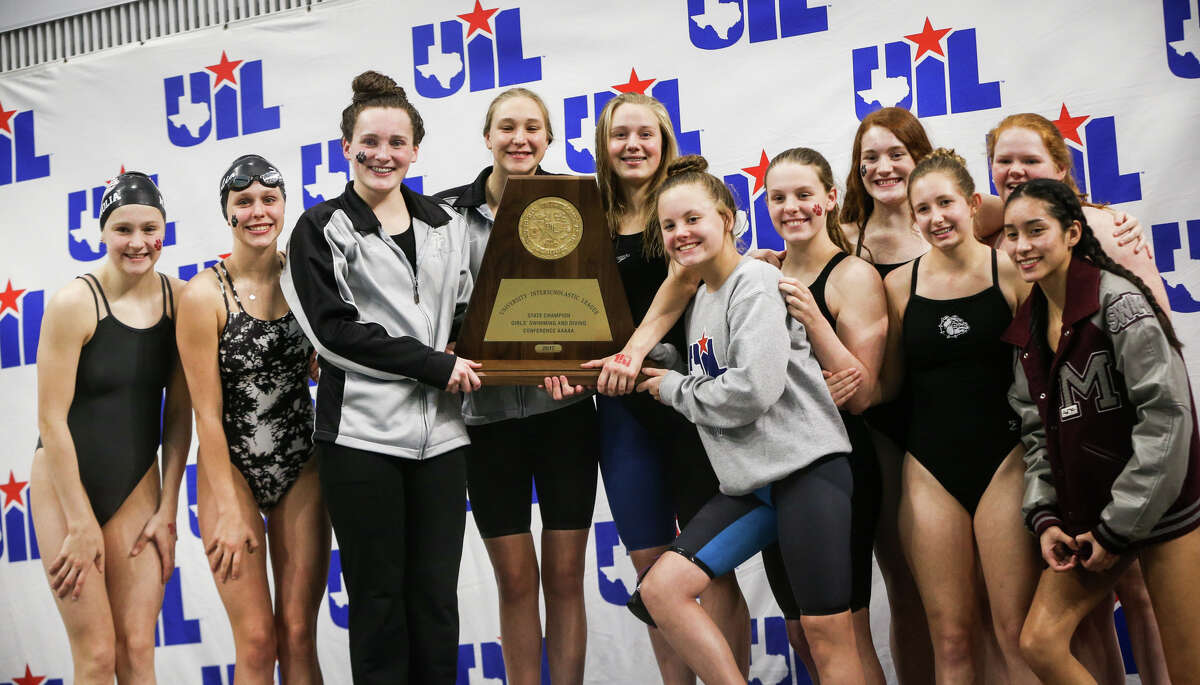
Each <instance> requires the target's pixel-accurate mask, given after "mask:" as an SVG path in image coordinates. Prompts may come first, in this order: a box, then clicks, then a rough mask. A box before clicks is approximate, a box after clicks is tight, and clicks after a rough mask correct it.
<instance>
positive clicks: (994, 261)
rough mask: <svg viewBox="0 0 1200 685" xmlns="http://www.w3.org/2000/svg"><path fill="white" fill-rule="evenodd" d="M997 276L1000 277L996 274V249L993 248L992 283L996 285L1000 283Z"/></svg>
mask: <svg viewBox="0 0 1200 685" xmlns="http://www.w3.org/2000/svg"><path fill="white" fill-rule="evenodd" d="M997 278H998V276H997V275H996V251H995V250H992V285H993V286H994V285H996V284H997V283H999V281H998V280H997Z"/></svg>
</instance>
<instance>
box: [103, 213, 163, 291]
mask: <svg viewBox="0 0 1200 685" xmlns="http://www.w3.org/2000/svg"><path fill="white" fill-rule="evenodd" d="M165 223H166V222H165V220H164V219H163V215H162V213H161V212H159V211H158V210H157V209H156V208H154V207H151V206H149V205H123V206H121V207H117V208H116V209H114V210H113V211H112V213H111V214H109V216H108V221H107V222H105V224H104V228H103V229H102V231H101V233H100V237H101V239H102V240H103V241H104V245H105V247H106V248H107V251H108V260H109V261H110V262H112V264H113V265H114V266H116V267H117V268H118V269H120V270H121V271H123V272H125V273H127V274H130V275H138V274H143V273H146V272H147V271H152V270H153V269H154V264H155V262H157V261H158V257H159V255H161V254H162V241H163V231H164V229H165Z"/></svg>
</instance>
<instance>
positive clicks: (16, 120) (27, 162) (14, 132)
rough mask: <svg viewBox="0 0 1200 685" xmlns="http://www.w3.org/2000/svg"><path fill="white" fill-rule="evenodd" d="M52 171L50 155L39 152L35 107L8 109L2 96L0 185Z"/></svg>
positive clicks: (0, 102) (0, 111) (26, 179)
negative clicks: (35, 134)
mask: <svg viewBox="0 0 1200 685" xmlns="http://www.w3.org/2000/svg"><path fill="white" fill-rule="evenodd" d="M10 103H11V101H10ZM49 175H50V155H39V154H38V153H37V145H36V143H35V142H34V118H33V110H32V109H26V110H22V109H21V108H20V107H13V108H12V109H5V108H4V101H3V100H0V186H6V185H8V184H10V183H20V182H21V181H32V180H33V179H35V178H45V177H47V176H49Z"/></svg>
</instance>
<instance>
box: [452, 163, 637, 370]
mask: <svg viewBox="0 0 1200 685" xmlns="http://www.w3.org/2000/svg"><path fill="white" fill-rule="evenodd" d="M632 334H633V318H632V316H631V315H630V313H629V302H628V301H627V300H626V299H625V289H624V287H623V286H622V284H621V274H620V273H619V272H618V271H617V261H616V259H615V258H614V256H613V250H612V240H611V238H610V237H609V230H608V225H607V222H606V220H605V218H604V211H603V210H602V209H601V206H600V191H599V189H598V188H597V187H596V181H595V179H594V178H592V177H590V176H514V177H512V178H509V179H508V184H507V185H506V186H505V188H504V195H503V196H502V197H501V199H500V207H499V208H498V209H497V211H496V220H495V223H494V224H493V226H492V234H491V237H490V238H489V239H488V244H487V250H486V251H485V252H484V254H483V262H482V264H481V265H480V267H479V277H478V278H477V279H476V281H475V290H474V293H473V294H472V295H471V303H470V305H469V306H468V307H467V314H466V318H465V320H464V321H463V325H462V329H461V330H460V331H459V335H458V342H457V344H456V346H455V353H456V354H458V355H459V356H461V357H464V358H466V359H471V360H473V361H477V362H479V363H480V364H482V365H483V367H482V368H481V369H479V370H478V374H479V378H480V380H481V381H483V384H484V385H540V384H541V383H542V381H543V379H544V378H545V377H546V376H566V377H567V379H568V381H570V383H571V384H572V385H575V384H583V385H589V384H592V383H595V381H596V378H597V377H598V376H599V375H600V373H599V369H581V368H579V365H580V364H582V363H583V362H586V361H588V360H590V359H599V358H601V357H606V356H608V355H610V354H614V353H616V352H619V351H620V350H621V348H622V347H623V346H624V345H625V342H626V341H627V340H628V339H629V336H630V335H632Z"/></svg>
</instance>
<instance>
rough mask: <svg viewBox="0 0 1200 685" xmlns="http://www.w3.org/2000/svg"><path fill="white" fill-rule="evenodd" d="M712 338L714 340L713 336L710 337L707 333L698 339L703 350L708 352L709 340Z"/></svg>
mask: <svg viewBox="0 0 1200 685" xmlns="http://www.w3.org/2000/svg"><path fill="white" fill-rule="evenodd" d="M710 340H712V338H710V337H708V334H707V333H705V334H703V335H701V336H700V339H699V340H697V341H696V342H697V343H698V344H699V345H700V351H701V352H708V341H710Z"/></svg>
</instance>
